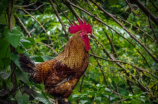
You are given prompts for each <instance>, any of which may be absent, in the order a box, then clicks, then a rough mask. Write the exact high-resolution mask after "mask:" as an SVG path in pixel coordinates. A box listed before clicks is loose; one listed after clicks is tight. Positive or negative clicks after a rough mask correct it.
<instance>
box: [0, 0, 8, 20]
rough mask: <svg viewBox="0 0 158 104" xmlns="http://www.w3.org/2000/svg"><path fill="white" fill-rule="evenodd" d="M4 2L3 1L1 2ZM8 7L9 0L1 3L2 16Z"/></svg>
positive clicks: (0, 12)
mask: <svg viewBox="0 0 158 104" xmlns="http://www.w3.org/2000/svg"><path fill="white" fill-rule="evenodd" d="M1 1H2V0H1ZM6 7H8V0H3V1H2V2H0V15H1V14H2V12H3V10H4V9H5V8H6ZM0 20H1V19H0Z"/></svg>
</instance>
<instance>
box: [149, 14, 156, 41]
mask: <svg viewBox="0 0 158 104" xmlns="http://www.w3.org/2000/svg"><path fill="white" fill-rule="evenodd" d="M148 20H149V24H150V28H151V30H152V31H153V34H154V37H155V40H156V41H157V43H158V38H157V36H156V33H155V31H154V28H153V25H152V23H151V18H150V16H149V17H148Z"/></svg>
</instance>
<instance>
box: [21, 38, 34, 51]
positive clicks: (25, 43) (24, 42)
mask: <svg viewBox="0 0 158 104" xmlns="http://www.w3.org/2000/svg"><path fill="white" fill-rule="evenodd" d="M20 42H21V43H22V45H23V47H24V48H26V49H29V48H30V47H31V46H32V45H33V44H34V43H35V41H34V39H33V38H26V39H20Z"/></svg>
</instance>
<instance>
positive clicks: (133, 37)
mask: <svg viewBox="0 0 158 104" xmlns="http://www.w3.org/2000/svg"><path fill="white" fill-rule="evenodd" d="M90 1H91V2H92V3H94V4H95V5H96V6H97V7H98V8H99V9H100V10H102V11H103V12H104V13H105V14H107V15H108V16H109V17H111V18H112V19H113V20H114V21H115V22H116V23H118V24H119V25H120V26H121V27H122V28H123V29H124V30H125V31H126V32H127V33H128V34H129V35H130V37H131V38H132V39H134V40H135V41H136V42H138V43H139V44H140V45H141V46H142V47H143V48H144V49H145V50H146V52H148V54H149V55H150V56H151V57H152V58H153V60H154V61H155V62H157V63H158V59H157V58H156V57H154V55H153V54H152V53H151V52H150V51H149V50H148V49H147V47H146V46H145V45H144V44H142V42H140V41H139V40H138V39H136V37H135V36H134V35H133V34H132V33H130V32H129V31H128V30H127V28H126V27H125V26H124V25H122V24H121V23H120V22H119V21H117V19H116V18H114V17H113V16H112V15H111V14H110V13H108V12H107V11H105V10H104V9H103V8H102V7H101V6H99V5H98V4H97V3H96V2H94V1H93V0H90ZM136 1H137V0H136ZM71 5H72V3H71ZM73 5H74V4H73ZM157 24H158V23H157Z"/></svg>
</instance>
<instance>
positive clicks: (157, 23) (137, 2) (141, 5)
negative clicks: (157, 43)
mask: <svg viewBox="0 0 158 104" xmlns="http://www.w3.org/2000/svg"><path fill="white" fill-rule="evenodd" d="M133 1H134V2H135V3H136V4H137V5H138V7H139V8H140V9H141V10H142V11H143V12H144V13H145V14H146V15H147V17H151V19H152V21H153V22H154V23H155V25H157V26H158V20H157V19H156V17H155V16H154V15H153V14H152V13H151V12H150V11H149V10H148V9H147V8H146V7H145V6H144V5H143V4H142V3H141V2H140V1H139V0H133Z"/></svg>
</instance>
